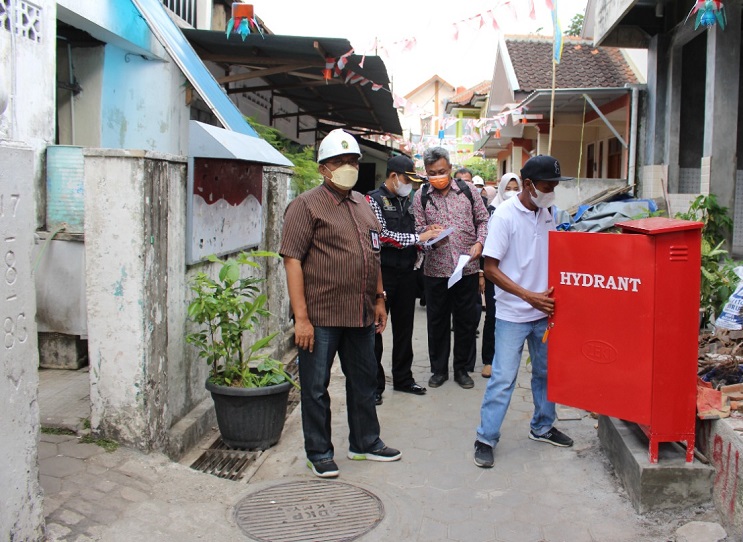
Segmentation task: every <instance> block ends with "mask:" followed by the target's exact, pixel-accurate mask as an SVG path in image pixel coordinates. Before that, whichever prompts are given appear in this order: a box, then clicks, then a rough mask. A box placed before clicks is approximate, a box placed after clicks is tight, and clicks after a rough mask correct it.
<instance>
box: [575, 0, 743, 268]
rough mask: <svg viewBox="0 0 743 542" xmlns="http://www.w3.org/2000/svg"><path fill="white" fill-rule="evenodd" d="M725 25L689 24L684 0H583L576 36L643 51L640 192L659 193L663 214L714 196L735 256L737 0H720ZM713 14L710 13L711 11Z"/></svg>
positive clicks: (738, 231) (739, 229) (742, 240)
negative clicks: (724, 212) (729, 222)
mask: <svg viewBox="0 0 743 542" xmlns="http://www.w3.org/2000/svg"><path fill="white" fill-rule="evenodd" d="M721 5H722V6H723V9H724V12H725V15H726V17H725V20H726V22H727V24H726V25H725V27H724V29H723V28H722V26H720V25H719V24H716V22H715V24H713V25H712V26H710V27H706V26H704V25H700V26H699V27H698V28H695V26H696V20H697V14H696V13H693V14H692V13H690V10H691V8H692V7H694V6H693V3H691V2H681V1H671V0H668V1H662V2H642V1H636V0H591V1H589V3H588V6H587V8H586V19H585V20H586V24H585V27H584V34H585V35H586V36H587V37H591V38H593V40H594V42H595V44H596V45H600V46H602V45H607V46H613V47H628V48H639V49H647V53H648V76H647V78H648V82H647V102H646V105H645V106H644V115H642V117H641V121H640V133H641V134H643V139H642V142H641V145H640V147H639V153H638V158H639V159H638V174H639V177H640V180H639V184H640V186H641V190H642V194H643V195H644V196H645V197H667V199H668V201H669V205H670V208H671V209H670V210H671V213H672V214H673V213H675V212H678V211H685V210H686V209H687V208H688V206H689V203H690V202H691V201H693V200H694V199H695V198H696V197H697V196H698V195H700V194H703V195H708V194H714V195H715V196H716V197H717V200H718V202H719V203H720V204H721V205H723V206H725V207H727V208H728V209H729V210H730V213H731V215H732V217H733V219H734V222H735V226H734V231H733V235H732V239H731V247H732V252H733V253H734V254H735V255H737V256H740V255H741V254H743V214H742V213H743V206H741V203H743V192H741V190H743V183H741V182H740V180H741V178H743V177H742V176H743V152H741V151H743V137H741V122H740V120H741V100H740V95H741V92H743V90H742V89H743V87H742V86H741V84H740V72H741V66H740V65H741V45H740V43H741V42H740V36H741V30H740V11H741V3H740V1H738V0H733V1H725V2H722V3H721ZM712 16H713V19H715V21H716V17H714V14H712Z"/></svg>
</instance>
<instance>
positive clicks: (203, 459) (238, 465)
mask: <svg viewBox="0 0 743 542" xmlns="http://www.w3.org/2000/svg"><path fill="white" fill-rule="evenodd" d="M261 453H262V452H260V451H258V450H256V451H251V450H238V449H235V448H230V447H229V446H227V445H226V444H225V443H224V442H222V438H221V437H220V438H218V439H217V440H215V441H214V444H212V445H211V446H210V447H209V449H208V450H207V451H205V452H204V453H203V454H202V455H201V456H200V457H199V458H198V459H197V460H196V461H194V463H193V464H192V465H191V468H192V469H196V470H198V471H201V472H205V473H206V474H213V475H214V476H218V477H219V478H226V479H227V480H239V479H240V478H242V475H243V472H245V469H247V468H248V466H250V464H251V463H253V462H254V461H255V460H256V459H257V458H258V456H260V455H261Z"/></svg>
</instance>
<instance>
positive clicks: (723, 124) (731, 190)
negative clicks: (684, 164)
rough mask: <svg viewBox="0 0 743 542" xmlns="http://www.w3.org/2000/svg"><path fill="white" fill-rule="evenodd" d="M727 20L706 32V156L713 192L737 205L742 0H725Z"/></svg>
mask: <svg viewBox="0 0 743 542" xmlns="http://www.w3.org/2000/svg"><path fill="white" fill-rule="evenodd" d="M725 10H726V11H727V18H728V24H727V26H726V27H725V30H722V29H721V28H720V27H719V26H718V25H715V26H713V27H712V28H710V29H709V30H708V31H707V32H708V33H707V95H706V99H705V126H706V130H705V132H704V157H709V158H710V179H709V182H710V185H709V189H710V192H711V193H713V194H715V195H716V196H717V201H718V203H719V204H720V205H722V206H723V207H728V208H729V209H731V210H732V209H733V208H734V203H735V176H736V170H737V149H738V139H737V134H738V85H739V84H740V13H741V6H740V2H726V3H725Z"/></svg>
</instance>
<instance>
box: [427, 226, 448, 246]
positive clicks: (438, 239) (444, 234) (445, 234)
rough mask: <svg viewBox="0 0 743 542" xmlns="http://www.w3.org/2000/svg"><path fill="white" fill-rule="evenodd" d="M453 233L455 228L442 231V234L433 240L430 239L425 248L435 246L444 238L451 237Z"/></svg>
mask: <svg viewBox="0 0 743 542" xmlns="http://www.w3.org/2000/svg"><path fill="white" fill-rule="evenodd" d="M452 233H454V228H446V229H445V230H444V231H442V232H441V233H440V234H438V235H437V236H436V237H434V238H433V239H429V240H428V241H426V242H425V243H423V246H424V247H430V246H431V245H435V244H436V243H438V242H439V241H441V240H442V239H443V238H444V237H448V236H450V235H451V234H452Z"/></svg>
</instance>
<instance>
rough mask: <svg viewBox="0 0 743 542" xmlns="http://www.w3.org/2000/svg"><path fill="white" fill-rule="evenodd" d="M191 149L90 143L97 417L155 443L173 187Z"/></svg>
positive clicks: (119, 432)
mask: <svg viewBox="0 0 743 542" xmlns="http://www.w3.org/2000/svg"><path fill="white" fill-rule="evenodd" d="M184 176H185V159H183V158H180V157H174V156H166V155H156V154H150V153H145V152H143V151H114V150H111V151H103V150H91V149H89V150H87V151H86V153H85V178H86V180H87V181H88V182H87V183H86V190H85V258H86V294H87V298H88V345H89V346H88V349H89V356H90V372H91V392H90V400H91V425H92V427H93V429H94V430H98V431H101V432H102V433H104V434H105V435H107V436H109V437H112V438H115V439H116V440H118V441H120V442H122V443H124V444H128V445H132V446H136V447H138V448H140V449H144V450H150V449H156V448H159V447H160V446H161V445H162V444H163V442H164V439H165V434H166V431H167V429H168V427H169V423H170V413H169V409H168V405H167V399H168V394H167V381H168V379H167V376H168V367H167V354H168V348H167V347H168V325H167V310H168V296H167V293H168V286H167V282H168V273H167V270H168V237H169V236H168V233H169V231H168V222H167V220H168V210H169V188H170V186H173V185H177V184H178V183H180V182H181V181H182V178H183V177H184Z"/></svg>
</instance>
